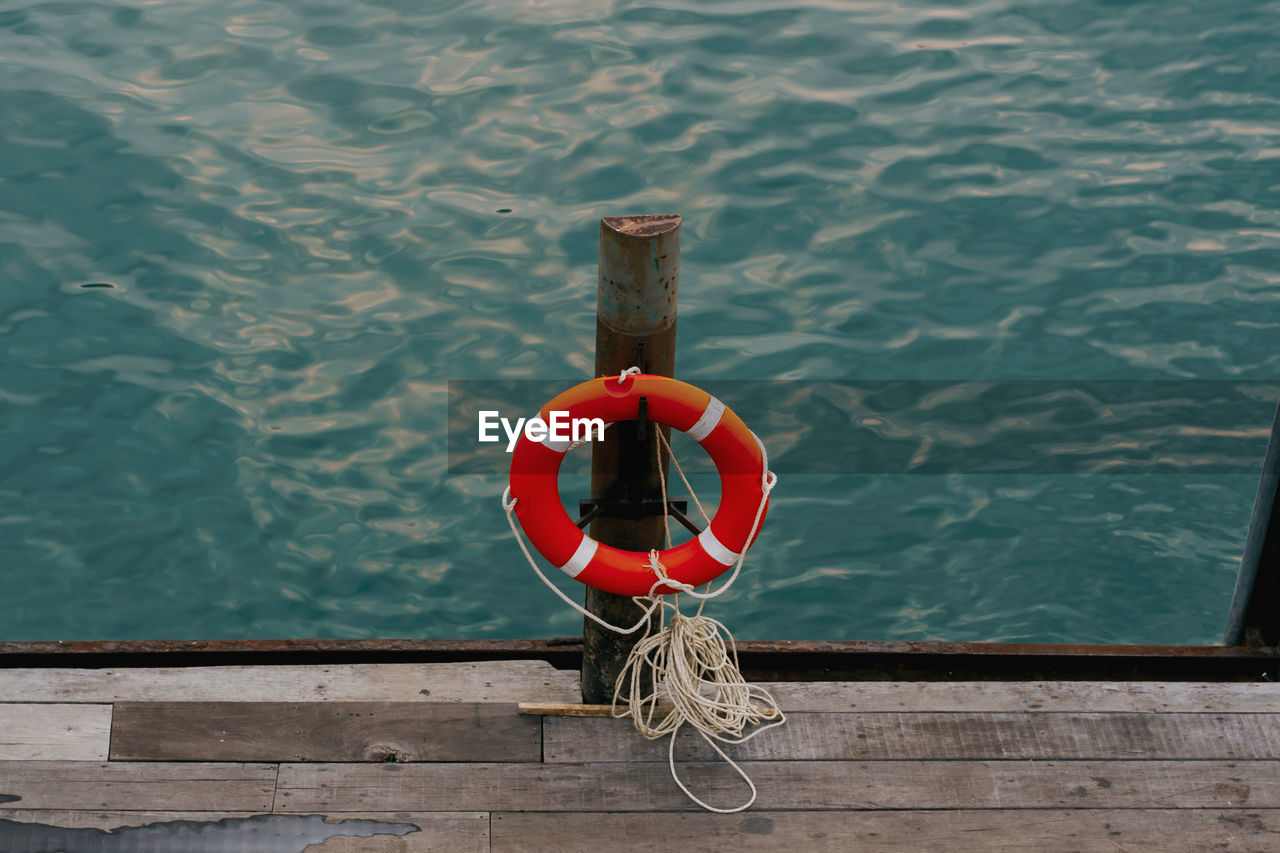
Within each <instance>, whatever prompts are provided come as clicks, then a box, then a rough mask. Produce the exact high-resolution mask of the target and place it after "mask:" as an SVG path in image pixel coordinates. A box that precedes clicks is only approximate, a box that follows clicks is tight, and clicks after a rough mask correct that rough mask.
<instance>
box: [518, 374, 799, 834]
mask: <svg viewBox="0 0 1280 853" xmlns="http://www.w3.org/2000/svg"><path fill="white" fill-rule="evenodd" d="M639 372H640V371H639V369H638V368H634V367H633V368H629V369H628V370H624V371H622V373H621V374H620V375H619V377H618V381H619V382H622V381H624V380H625V378H626V376H627V375H628V374H631V373H639ZM654 432H655V433H657V435H658V441H657V442H655V444H654V452H655V455H656V456H657V462H658V476H659V479H660V482H661V484H662V505H663V507H666V506H667V478H666V475H665V474H664V473H663V466H662V452H663V450H664V449H665V450H666V452H667V457H668V458H669V459H670V460H671V461H672V462H673V463H674V464H675V466H676V472H677V473H679V475H680V479H681V480H682V481H683V482H684V486H685V488H686V489H688V491H689V495H690V497H692V498H693V502H694V505H695V506H696V507H697V508H698V512H699V513H700V514H701V515H702V518H703V521H704V522H706V523H707V524H708V525H709V524H710V523H711V519H710V518H708V516H707V512H706V510H705V509H703V507H702V503H701V502H700V501H699V500H698V497H697V495H696V494H694V491H693V487H692V486H691V485H689V479H688V478H687V477H686V476H685V474H684V469H683V468H681V466H680V462H679V460H677V459H676V457H675V454H674V453H672V452H671V446H670V445H669V444H668V443H667V438H666V436H665V435H663V433H662V430H661V429H659V428H656V427H655V429H654ZM756 442H757V443H758V444H759V445H760V454H761V459H762V464H761V469H762V470H761V475H760V477H761V487H762V490H763V494H762V495H761V498H760V506H759V507H758V508H757V509H756V515H755V519H754V520H753V521H752V523H751V532H750V533H749V534H748V535H747V539H746V543H747V544H746V545H744V546H743V549H742V552H741V553H740V554H739V555H738V559H737V562H736V563H735V564H734V567H733V573H732V574H731V575H730V576H729V579H728V580H727V581H725V583H724V584H723V585H721V586H720V588H718V589H715V590H712V589H711V588H710V587H711V584H710V583H708V584H707V591H706V592H701V593H700V592H697V591H696V589H695V588H694V587H693V586H691V585H689V584H686V583H682V582H680V581H677V580H673V579H671V578H669V577H668V576H667V570H666V567H665V566H663V565H662V562H661V561H660V560H659V559H658V552H657V551H656V550H653V551H650V552H649V569H650V570H651V571H652V572H653V574H654V577H655V578H656V580H655V581H654V584H653V586H651V587H650V588H649V592H648V594H647V595H642V596H635V597H633V599H632V600H633V601H635V603H636V605H637V606H638V607H642V608H645V610H644V615H643V616H641V617H640V620H639V621H638V622H636V624H634V625H632V626H631V627H630V628H622V627H619V626H617V625H612V624H610V623H609V622H606V621H605V620H603V619H601V618H600V617H599V616H597V615H596V614H594V613H592V612H590V611H589V610H587V609H586V608H584V607H582V606H581V605H580V604H578V603H577V602H575V601H574V600H573V599H571V598H569V596H567V595H565V594H564V593H563V592H562V591H561V590H560V588H559V587H557V586H556V585H555V584H553V583H551V581H550V580H548V579H547V576H546V575H544V574H543V573H542V570H541V569H540V568H538V564H537V561H536V560H534V558H533V555H532V554H531V553H530V552H529V548H528V546H527V545H526V544H525V541H524V537H523V536H521V535H520V529H519V527H518V526H517V525H516V520H515V506H516V499H515V498H512V497H511V488H510V487H509V486H508V487H507V490H506V491H505V492H503V494H502V508H503V509H504V510H505V511H506V514H507V524H508V525H510V527H511V532H512V534H513V535H514V536H515V538H516V542H517V543H519V545H520V550H521V551H522V552H523V553H524V556H525V559H526V560H528V561H529V565H530V566H531V567H532V568H533V570H534V572H535V573H536V574H537V575H538V577H539V578H541V579H542V582H543V583H544V584H546V585H547V587H549V588H550V589H551V591H552V592H554V593H555V594H556V595H558V596H559V597H560V599H561V600H562V601H564V602H565V603H566V604H568V605H569V606H570V607H572V608H573V609H574V610H576V611H578V612H579V613H581V614H582V615H583V616H585V617H586V618H588V619H591V620H592V621H594V622H596V623H597V624H599V625H601V626H603V627H605V628H608V629H609V630H611V631H614V632H615V633H619V634H633V633H635V632H636V631H638V630H640V628H642V627H647V628H648V630H646V632H645V635H644V636H643V637H642V638H641V639H640V641H639V642H638V643H636V645H635V646H634V647H633V648H632V649H631V654H630V656H629V657H628V658H627V661H626V663H625V664H624V666H623V668H622V671H621V672H620V673H619V674H618V681H617V683H616V684H615V685H614V690H613V715H614V716H615V717H618V718H622V717H630V718H631V719H632V720H633V721H634V723H635V727H636V729H637V731H639V732H640V734H642V735H643V736H644V737H645V738H647V739H649V740H656V739H658V738H662V737H668V736H669V737H670V738H671V740H670V742H669V743H668V747H667V764H668V766H669V767H670V768H671V778H672V779H674V780H675V783H676V784H677V785H678V786H679V787H680V790H682V791H684V792H685V794H686V795H687V796H688V797H689V799H691V800H693V801H694V802H695V803H697V804H698V805H700V806H702V807H703V808H704V809H706V810H707V811H711V812H718V813H720V814H733V813H735V812H740V811H743V810H745V809H748V808H750V807H751V805H752V804H753V803H754V802H755V801H756V786H755V783H754V782H753V781H752V780H751V777H750V776H748V775H747V773H746V771H744V770H743V769H742V768H741V767H739V766H738V763H737V762H735V761H734V760H733V759H732V758H730V757H729V756H728V755H726V754H725V752H724V750H723V749H721V748H720V746H719V744H740V743H745V742H746V741H748V740H751V739H752V738H753V737H755V736H756V735H759V734H760V733H762V732H765V731H768V730H769V729H771V728H774V727H776V726H780V725H782V724H783V723H785V722H786V715H784V714H783V713H782V710H781V709H780V708H779V707H778V703H777V701H776V700H775V699H774V698H773V696H772V695H771V694H770V693H769V691H768V690H766V689H765V688H763V687H761V686H759V685H757V684H749V683H747V681H746V680H745V679H744V678H743V677H742V672H741V670H740V669H739V666H738V653H737V650H736V649H735V648H734V646H733V635H732V634H730V633H729V629H728V628H726V627H725V625H724V623H722V622H720V621H719V620H716V619H712V618H711V617H710V616H704V615H702V609H703V607H704V606H705V605H706V603H707V601H709V600H710V599H712V598H716V597H718V596H720V595H723V594H724V593H725V592H726V591H727V590H728V589H729V587H731V586H733V583H734V581H736V580H737V579H738V575H739V573H740V572H741V571H742V564H743V562H744V561H745V560H746V555H747V547H748V546H749V545H750V543H751V542H752V540H753V539H754V538H755V535H756V531H757V530H758V529H759V527H760V519H761V518H762V517H763V515H764V509H765V506H766V504H767V503H768V500H769V493H770V492H771V491H772V490H773V487H774V485H776V484H777V481H778V478H777V475H776V474H774V473H773V472H772V471H770V470H769V455H768V452H767V451H766V449H765V447H764V443H763V442H761V441H760V439H759V438H757V439H756ZM663 527H664V531H665V535H666V543H667V547H668V548H670V547H671V518H670V513H666V514H665V516H664V518H663ZM661 587H667V588H669V589H675V590H678V592H677V593H675V594H673V595H672V596H671V600H670V601H666V600H664V599H663V596H662V595H661V594H659V593H658V592H657V590H658V589H659V588H661ZM681 594H687V595H690V596H692V597H694V598H697V599H699V602H698V610H697V612H696V613H695V614H694V615H693V616H685V615H684V614H683V613H681V612H680V595H681ZM646 605H647V607H646ZM655 611H657V612H658V613H659V617H658V630H657V631H656V632H654V631H652V626H651V624H650V621H649V617H650V616H652V615H653V613H654V612H655ZM668 611H670V612H668ZM646 676H648V678H647V680H648V682H649V684H648V686H647V687H646V685H645V683H644V682H645V681H646ZM624 688H625V696H624ZM619 699H623V700H624V701H625V708H623V709H619V707H618V704H619ZM762 723H766V724H767V725H762V726H761V727H760V728H758V729H756V730H754V731H752V732H750V733H749V734H744V732H745V730H746V728H747V726H751V725H758V724H762ZM685 725H688V726H690V727H691V728H693V729H694V731H696V732H697V733H698V734H699V735H701V736H702V739H703V740H705V741H706V742H707V744H708V745H709V746H710V747H711V748H712V749H713V750H715V752H716V754H717V755H719V756H720V757H721V758H722V759H724V760H725V761H726V762H728V764H729V766H730V767H732V768H733V769H734V771H735V772H736V773H737V774H738V775H739V776H741V777H742V779H743V780H744V781H746V783H747V785H748V786H749V787H750V788H751V798H750V799H749V800H747V802H745V803H743V804H742V805H740V806H737V807H735V808H730V809H722V808H717V807H715V806H711V805H708V804H707V803H705V802H704V801H702V800H701V799H699V798H698V797H697V796H695V795H694V794H693V792H692V791H690V790H689V788H688V787H687V786H686V785H685V784H684V782H682V781H681V780H680V775H679V774H678V773H677V772H676V763H675V745H676V735H677V734H678V733H679V732H680V729H681V728H683V727H684V726H685Z"/></svg>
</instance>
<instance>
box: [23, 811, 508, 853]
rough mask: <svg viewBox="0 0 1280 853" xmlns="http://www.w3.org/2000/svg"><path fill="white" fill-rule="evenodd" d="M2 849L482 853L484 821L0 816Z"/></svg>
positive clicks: (478, 817) (477, 816) (385, 816)
mask: <svg viewBox="0 0 1280 853" xmlns="http://www.w3.org/2000/svg"><path fill="white" fill-rule="evenodd" d="M0 850H14V851H17V850H33V851H34V850H50V851H52V850H58V851H64V853H102V851H107V850H120V851H127V850H163V851H165V853H222V852H223V851H227V850H252V851H254V853H303V851H304V850H305V851H306V853H434V851H440V850H448V851H450V853H453V851H459V853H487V852H488V850H489V815H487V814H485V813H474V812H473V813H463V812H443V813H437V814H403V813H386V812H383V813H379V814H368V815H361V814H344V815H342V816H341V817H337V818H330V817H327V816H323V815H318V814H316V815H270V814H253V813H249V812H239V813H227V812H173V811H165V812H127V811H125V812H122V811H88V812H85V811H36V810H29V809H22V810H10V811H5V812H0Z"/></svg>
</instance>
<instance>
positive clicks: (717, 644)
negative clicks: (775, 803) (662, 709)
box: [613, 551, 787, 814]
mask: <svg viewBox="0 0 1280 853" xmlns="http://www.w3.org/2000/svg"><path fill="white" fill-rule="evenodd" d="M650 565H651V566H654V567H655V572H656V573H657V574H658V575H659V577H660V578H663V579H664V580H666V583H667V584H668V585H669V586H675V587H680V588H682V591H685V592H687V591H688V584H683V583H680V582H679V581H672V580H669V579H666V577H665V574H666V573H665V571H663V570H662V568H661V566H662V564H661V563H660V562H658V559H657V552H656V551H654V552H650ZM722 590H723V587H722ZM678 598H679V597H678V596H677V601H678ZM657 600H658V601H661V602H662V605H663V608H664V609H663V611H662V612H663V617H665V615H666V610H667V609H670V611H671V621H670V624H667V625H663V626H660V627H659V630H658V632H657V633H656V634H648V633H647V634H646V635H645V636H644V637H643V638H642V639H641V640H640V642H638V643H637V644H636V645H635V646H634V647H633V648H632V649H631V654H630V655H629V656H628V657H627V662H626V664H625V665H624V666H623V668H622V672H620V673H619V674H618V683H617V684H616V685H615V686H614V689H613V705H614V711H613V715H614V716H615V717H630V718H631V719H632V720H633V721H634V722H635V727H636V730H637V731H639V732H640V734H642V735H643V736H644V737H645V738H647V739H649V740H656V739H658V738H660V737H667V736H670V738H671V741H670V742H669V743H668V744H667V766H668V767H670V768H671V778H672V779H674V780H675V783H676V784H677V785H679V786H680V790H682V791H684V792H685V795H686V796H688V797H689V799H691V800H693V801H694V802H695V803H697V804H698V805H700V806H702V807H703V808H704V809H706V810H707V811H710V812H717V813H719V814H733V813H735V812H740V811H744V810H746V809H748V808H750V807H751V805H752V804H753V803H755V801H756V785H755V782H753V781H751V777H750V776H748V775H747V773H746V771H744V770H743V769H742V768H741V767H739V766H738V763H737V762H736V761H734V760H733V759H732V758H730V757H729V756H728V755H726V754H725V752H724V750H723V749H721V748H720V746H719V745H718V743H725V744H739V743H745V742H747V741H749V740H751V739H752V738H753V737H755V736H756V735H758V734H760V733H761V732H764V731H768V730H769V729H771V728H774V727H776V726H780V725H782V724H783V723H785V722H786V721H787V718H786V715H785V714H783V713H782V710H781V709H780V708H779V707H778V703H777V701H776V700H774V698H773V696H772V695H771V694H770V693H769V691H768V690H766V689H765V688H763V687H761V686H759V685H756V684H748V683H747V681H746V680H745V679H744V678H743V677H742V672H741V670H739V668H738V652H737V649H735V648H733V647H732V643H733V636H732V635H731V634H730V633H729V629H728V628H726V627H725V626H724V623H722V622H720V621H718V620H716V619H712V618H711V617H710V616H703V615H702V613H701V610H702V608H701V605H699V608H698V610H699V612H698V614H696V615H694V616H685V615H684V614H683V613H681V612H680V607H679V605H678V603H675V602H667V601H662V599H660V598H659V599H657ZM661 621H665V618H662V620H661ZM722 634H723V636H721V635H722ZM726 638H727V641H728V642H726ZM646 675H647V676H648V680H649V683H650V685H651V688H650V689H649V690H646V689H645V687H644V684H643V682H644V681H645V678H646ZM624 684H627V685H628V686H629V687H630V690H629V691H628V693H627V700H626V701H627V706H626V710H625V711H623V712H622V713H618V710H617V706H618V699H619V696H620V694H621V693H622V689H623V685H624ZM662 703H670V705H671V707H670V709H669V710H668V711H667V713H666V714H665V715H664V716H662V717H661V718H660V719H658V720H656V721H655V719H654V717H655V715H656V713H657V711H658V708H659V705H660V704H662ZM764 722H768V725H765V726H762V727H761V728H758V729H756V730H755V731H753V732H751V733H750V734H746V735H744V734H743V730H744V729H746V727H747V726H749V725H756V724H759V723H764ZM686 723H687V724H688V725H690V726H691V727H692V728H693V729H694V730H695V731H696V732H697V733H698V734H699V735H701V736H702V739H703V740H704V741H706V742H707V745H708V746H710V747H711V748H712V749H713V750H715V752H716V754H717V755H719V756H720V757H721V758H723V759H724V760H725V761H726V762H728V764H729V766H730V767H732V768H733V770H734V772H735V773H737V774H738V775H739V776H741V777H742V779H743V780H744V781H745V782H746V783H747V785H748V787H750V788H751V798H750V799H748V800H747V801H746V802H745V803H743V804H742V805H740V806H736V807H734V808H729V809H722V808H717V807H716V806H712V805H709V804H708V803H706V802H704V801H703V800H701V799H699V798H698V797H697V796H695V795H694V793H693V792H692V791H690V790H689V788H688V787H687V786H686V785H685V784H684V782H682V781H681V780H680V774H679V773H677V772H676V735H678V734H679V732H680V729H681V728H682V727H683V726H684V725H685V724H686ZM717 742H718V743H717Z"/></svg>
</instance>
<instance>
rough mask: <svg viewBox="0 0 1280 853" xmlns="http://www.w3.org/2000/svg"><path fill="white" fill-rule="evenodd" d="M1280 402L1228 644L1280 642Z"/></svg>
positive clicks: (1238, 579)
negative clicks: (1277, 496)
mask: <svg viewBox="0 0 1280 853" xmlns="http://www.w3.org/2000/svg"><path fill="white" fill-rule="evenodd" d="M1277 492H1280V407H1278V408H1277V409H1276V417H1275V420H1274V421H1273V422H1272V424H1271V439H1270V441H1268V442H1267V455H1266V456H1265V457H1264V458H1263V461H1262V476H1261V477H1259V478H1258V494H1257V497H1255V498H1254V501H1253V517H1252V518H1251V519H1250V520H1249V533H1248V535H1247V536H1246V538H1245V542H1244V552H1243V553H1242V554H1241V556H1240V571H1239V574H1237V575H1236V589H1235V594H1234V595H1233V596H1232V599H1231V610H1230V612H1229V613H1228V614H1227V630H1226V632H1225V636H1224V637H1223V642H1224V643H1225V644H1226V645H1228V646H1239V645H1244V646H1250V647H1254V648H1257V647H1260V646H1277V645H1280V501H1278V500H1276V495H1277Z"/></svg>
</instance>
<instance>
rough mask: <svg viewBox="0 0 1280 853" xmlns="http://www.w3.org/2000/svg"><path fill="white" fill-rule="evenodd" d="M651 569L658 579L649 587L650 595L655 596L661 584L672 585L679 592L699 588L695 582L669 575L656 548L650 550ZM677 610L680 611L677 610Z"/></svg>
mask: <svg viewBox="0 0 1280 853" xmlns="http://www.w3.org/2000/svg"><path fill="white" fill-rule="evenodd" d="M649 571H651V572H653V573H654V575H655V576H657V578H658V580H657V581H655V582H654V584H653V586H651V587H649V596H650V597H653V595H654V592H655V591H656V590H657V589H658V587H660V586H666V587H670V588H671V589H674V590H677V591H678V592H693V591H694V590H695V589H697V587H695V586H694V585H693V584H689V583H685V582H683V581H678V580H673V579H672V578H670V577H668V576H667V567H666V566H664V565H662V561H661V560H659V559H658V552H657V550H656V549H655V550H652V551H650V552H649ZM676 612H677V613H679V612H680V611H678V610H677V611H676Z"/></svg>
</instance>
